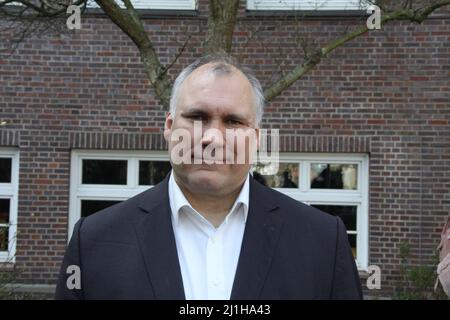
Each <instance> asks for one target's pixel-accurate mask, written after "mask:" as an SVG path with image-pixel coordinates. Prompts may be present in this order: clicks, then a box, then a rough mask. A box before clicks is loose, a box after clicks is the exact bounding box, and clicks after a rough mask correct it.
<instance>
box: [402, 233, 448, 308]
mask: <svg viewBox="0 0 450 320" xmlns="http://www.w3.org/2000/svg"><path fill="white" fill-rule="evenodd" d="M399 251H400V259H401V264H400V280H399V281H398V282H397V283H396V290H395V291H396V293H395V298H396V299H400V300H431V299H433V300H444V299H447V296H446V295H445V293H444V292H443V290H442V288H441V287H440V286H439V287H438V289H437V290H436V292H435V291H434V284H435V283H436V279H437V274H436V268H437V264H438V263H439V258H438V256H437V255H436V257H435V259H433V262H432V264H431V265H420V266H412V265H411V263H410V255H411V246H410V245H409V243H406V242H402V243H400V248H399Z"/></svg>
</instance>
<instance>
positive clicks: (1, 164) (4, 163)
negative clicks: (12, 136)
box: [0, 158, 12, 183]
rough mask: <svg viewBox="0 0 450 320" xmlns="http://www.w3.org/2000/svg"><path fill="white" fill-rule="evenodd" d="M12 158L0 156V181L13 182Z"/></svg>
mask: <svg viewBox="0 0 450 320" xmlns="http://www.w3.org/2000/svg"><path fill="white" fill-rule="evenodd" d="M11 164H12V159H11V158H0V183H10V182H11Z"/></svg>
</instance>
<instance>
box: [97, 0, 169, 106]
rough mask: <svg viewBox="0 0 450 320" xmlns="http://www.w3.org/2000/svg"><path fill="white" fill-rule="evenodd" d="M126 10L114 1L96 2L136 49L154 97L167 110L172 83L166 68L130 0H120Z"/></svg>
mask: <svg viewBox="0 0 450 320" xmlns="http://www.w3.org/2000/svg"><path fill="white" fill-rule="evenodd" d="M122 1H123V3H124V4H125V6H126V10H123V9H122V8H120V6H119V5H118V4H117V3H116V2H115V1H114V0H96V2H97V4H98V5H99V6H100V7H101V8H102V9H103V11H104V12H105V13H106V14H107V15H108V16H109V18H110V19H111V20H112V21H113V22H114V23H115V24H116V25H117V26H118V27H119V28H120V29H122V31H123V32H125V33H126V34H127V35H128V36H129V37H130V39H131V40H132V41H133V42H134V43H135V45H136V46H137V47H138V49H139V52H140V54H141V61H142V63H143V64H144V69H145V72H146V74H147V77H148V79H149V81H150V83H151V84H152V86H153V87H154V89H155V93H156V96H157V98H158V100H159V101H160V102H161V104H162V105H163V106H165V107H166V108H167V109H168V107H169V102H170V90H171V84H172V81H171V79H170V78H169V76H168V74H167V72H166V71H167V70H166V68H164V66H163V65H161V63H160V61H159V58H158V56H157V54H156V51H155V49H154V48H153V45H152V43H151V42H150V39H149V38H148V35H147V33H146V31H145V29H144V26H143V24H142V21H141V19H140V18H139V14H138V12H137V11H136V10H135V9H134V7H133V5H132V3H131V1H130V0H122Z"/></svg>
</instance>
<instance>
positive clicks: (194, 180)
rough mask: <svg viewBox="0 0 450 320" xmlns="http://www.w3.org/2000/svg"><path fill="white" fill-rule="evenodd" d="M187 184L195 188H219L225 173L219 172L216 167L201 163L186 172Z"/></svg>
mask: <svg viewBox="0 0 450 320" xmlns="http://www.w3.org/2000/svg"><path fill="white" fill-rule="evenodd" d="M188 179H189V184H190V185H191V186H195V188H200V189H202V190H203V189H205V190H211V191H212V192H214V190H216V189H219V188H221V186H222V185H223V182H224V180H225V179H226V175H225V174H224V173H223V172H220V171H219V170H218V169H217V167H216V168H214V166H207V165H201V166H199V167H197V168H195V169H194V170H192V171H191V172H190V173H189V174H188Z"/></svg>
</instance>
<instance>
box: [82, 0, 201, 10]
mask: <svg viewBox="0 0 450 320" xmlns="http://www.w3.org/2000/svg"><path fill="white" fill-rule="evenodd" d="M117 3H118V4H119V5H120V6H121V7H122V8H125V5H124V4H123V2H122V1H117ZM131 3H132V4H133V6H134V8H135V9H154V10H196V9H197V1H196V0H170V1H162V0H158V1H156V0H131ZM88 7H90V8H98V7H99V6H98V5H97V3H96V2H94V1H91V2H90V3H89V4H88Z"/></svg>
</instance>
